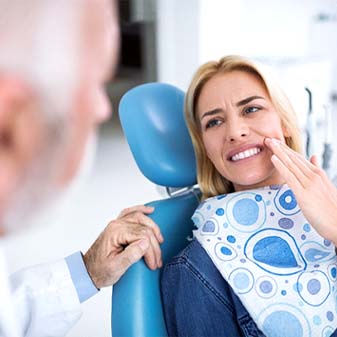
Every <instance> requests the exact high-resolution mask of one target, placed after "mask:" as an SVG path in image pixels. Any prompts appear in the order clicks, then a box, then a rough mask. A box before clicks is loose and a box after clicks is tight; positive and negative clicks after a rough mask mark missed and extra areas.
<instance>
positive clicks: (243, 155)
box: [231, 147, 261, 161]
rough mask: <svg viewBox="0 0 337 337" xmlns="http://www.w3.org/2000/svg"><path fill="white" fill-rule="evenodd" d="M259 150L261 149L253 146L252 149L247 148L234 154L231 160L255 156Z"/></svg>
mask: <svg viewBox="0 0 337 337" xmlns="http://www.w3.org/2000/svg"><path fill="white" fill-rule="evenodd" d="M259 152H261V149H259V148H257V147H254V148H253V149H249V150H246V151H243V152H239V153H237V154H235V155H234V156H233V157H232V158H231V160H232V161H237V160H240V159H244V158H249V157H252V156H255V155H256V154H258V153H259Z"/></svg>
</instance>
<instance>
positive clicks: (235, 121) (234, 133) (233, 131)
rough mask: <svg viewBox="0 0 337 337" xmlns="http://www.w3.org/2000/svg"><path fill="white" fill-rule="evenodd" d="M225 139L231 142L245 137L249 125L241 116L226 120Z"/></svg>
mask: <svg viewBox="0 0 337 337" xmlns="http://www.w3.org/2000/svg"><path fill="white" fill-rule="evenodd" d="M226 124H227V128H226V139H227V141H229V142H231V143H233V142H235V141H239V140H241V139H242V138H245V137H247V136H248V134H249V127H248V125H247V123H246V121H245V120H244V119H243V118H241V117H235V118H231V119H229V120H227V123H226Z"/></svg>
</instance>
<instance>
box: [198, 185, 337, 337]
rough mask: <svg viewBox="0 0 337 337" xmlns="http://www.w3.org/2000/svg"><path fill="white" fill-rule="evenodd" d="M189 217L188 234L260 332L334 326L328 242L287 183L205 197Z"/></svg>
mask: <svg viewBox="0 0 337 337" xmlns="http://www.w3.org/2000/svg"><path fill="white" fill-rule="evenodd" d="M192 220H193V222H194V223H195V225H196V226H197V228H198V229H197V230H195V231H194V236H195V237H196V239H197V240H198V241H199V242H200V244H201V245H202V247H203V248H204V249H205V250H206V252H207V253H208V255H209V256H210V258H211V259H212V261H213V263H214V264H215V266H216V267H217V269H218V270H219V271H220V273H221V274H222V276H223V277H224V279H225V280H226V281H227V282H228V283H229V284H230V286H231V287H232V289H233V290H234V292H235V293H236V294H237V295H238V297H239V298H240V300H241V302H242V303H243V305H244V306H245V308H246V309H247V311H248V312H249V313H250V315H251V317H252V319H253V320H254V321H255V322H256V324H257V326H258V327H259V329H260V330H261V331H262V332H263V333H264V334H265V335H266V336H267V337H320V336H322V337H328V336H330V335H331V334H332V333H333V332H334V331H335V329H336V328H337V312H336V310H337V299H336V296H337V292H336V290H337V289H336V288H337V287H336V280H337V258H336V254H335V247H334V245H333V244H332V243H331V242H329V241H328V240H325V239H324V238H322V237H321V236H320V235H319V234H318V233H317V232H316V231H315V229H314V228H313V227H312V226H311V225H310V224H309V223H308V221H307V220H306V219H305V217H304V215H303V214H302V212H301V210H300V208H299V207H298V205H297V202H296V199H295V196H294V194H293V192H292V191H291V190H290V189H289V187H288V186H287V185H282V186H281V185H280V186H279V185H277V186H276V185H275V186H268V187H263V188H259V189H255V190H248V191H243V192H235V193H230V194H225V195H220V196H217V197H213V198H209V199H207V200H205V201H204V202H202V203H201V204H200V205H199V207H198V208H197V209H196V211H195V213H194V215H193V216H192ZM210 314H211V313H210Z"/></svg>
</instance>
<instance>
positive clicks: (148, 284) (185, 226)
mask: <svg viewBox="0 0 337 337" xmlns="http://www.w3.org/2000/svg"><path fill="white" fill-rule="evenodd" d="M183 101H184V93H183V92H182V91H181V90H179V89H177V88H176V87H174V86H171V85H168V84H163V83H149V84H143V85H140V86H138V87H135V88H133V89H131V90H130V91H129V92H127V93H126V94H125V95H124V96H123V98H122V100H121V103H120V106H119V115H120V120H121V124H122V128H123V131H124V134H125V136H126V138H127V141H128V143H129V146H130V149H131V152H132V154H133V156H134V158H135V160H136V162H137V165H138V167H139V169H140V170H141V172H142V173H143V174H144V176H145V177H146V178H148V179H149V180H150V181H152V182H153V183H155V184H157V185H161V186H165V187H166V189H167V191H168V194H169V197H168V198H167V199H163V200H157V201H152V202H150V203H148V205H151V206H154V207H155V211H154V213H153V214H151V215H150V217H151V218H152V219H153V220H154V221H155V222H156V223H157V224H158V225H159V227H160V229H161V231H162V234H163V236H164V239H165V241H164V243H163V244H162V245H161V248H162V258H163V263H164V264H165V263H166V262H168V260H170V259H171V258H172V257H173V256H174V255H176V254H177V253H178V252H179V251H180V250H182V249H183V248H184V247H185V246H186V245H187V244H188V238H189V237H190V236H191V233H192V228H193V224H192V221H191V220H190V219H191V216H192V214H193V212H194V210H195V209H196V208H197V206H198V204H199V200H198V196H199V193H198V190H197V189H195V188H194V187H193V186H194V185H195V184H196V165H195V156H194V151H193V147H192V143H191V140H190V136H189V134H188V131H187V128H186V125H185V121H184V116H183ZM172 192H174V193H172ZM160 273H161V271H160V270H156V271H152V270H150V269H148V268H147V266H146V265H145V263H144V261H143V260H141V261H140V262H138V263H136V264H135V265H133V266H132V267H131V268H130V269H129V270H128V271H127V273H126V274H125V275H123V277H122V278H121V279H120V281H119V282H118V283H117V284H116V285H115V286H114V289H113V296H112V314H111V332H112V336H113V337H122V336H123V337H124V336H125V337H159V336H160V337H162V336H163V337H164V336H167V331H166V327H165V321H164V315H163V308H162V303H161V294H160Z"/></svg>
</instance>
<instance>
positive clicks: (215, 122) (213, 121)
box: [205, 119, 221, 129]
mask: <svg viewBox="0 0 337 337" xmlns="http://www.w3.org/2000/svg"><path fill="white" fill-rule="evenodd" d="M220 123H221V121H220V120H219V119H211V120H210V121H208V122H207V123H206V126H205V129H209V128H212V127H213V126H216V125H219V124H220Z"/></svg>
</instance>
